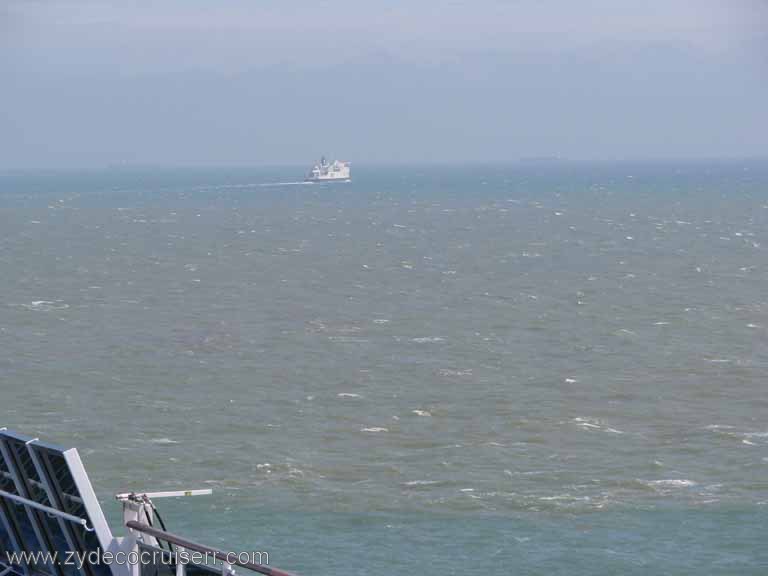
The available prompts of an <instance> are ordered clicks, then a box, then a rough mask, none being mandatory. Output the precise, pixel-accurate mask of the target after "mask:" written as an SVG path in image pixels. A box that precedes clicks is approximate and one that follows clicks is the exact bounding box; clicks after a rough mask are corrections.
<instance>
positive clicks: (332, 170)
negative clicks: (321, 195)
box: [306, 156, 351, 182]
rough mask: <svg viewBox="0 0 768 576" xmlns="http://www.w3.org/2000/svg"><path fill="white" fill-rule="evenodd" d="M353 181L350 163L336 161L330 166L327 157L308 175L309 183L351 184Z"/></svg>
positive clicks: (321, 159)
mask: <svg viewBox="0 0 768 576" xmlns="http://www.w3.org/2000/svg"><path fill="white" fill-rule="evenodd" d="M350 180H351V175H350V167H349V162H342V161H341V160H334V161H333V162H331V163H330V164H329V163H328V162H327V161H326V160H325V156H323V157H322V158H320V162H319V163H317V164H315V165H314V166H313V167H312V170H311V171H310V173H309V174H307V178H306V181H307V182H349V181H350Z"/></svg>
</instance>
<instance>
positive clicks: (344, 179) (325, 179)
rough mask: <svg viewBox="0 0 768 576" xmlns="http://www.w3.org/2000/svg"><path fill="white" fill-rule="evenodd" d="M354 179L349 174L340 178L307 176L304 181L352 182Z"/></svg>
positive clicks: (321, 182)
mask: <svg viewBox="0 0 768 576" xmlns="http://www.w3.org/2000/svg"><path fill="white" fill-rule="evenodd" d="M351 181H352V179H351V178H350V177H349V176H344V177H340V178H305V179H304V182H317V183H320V184H323V183H327V182H351Z"/></svg>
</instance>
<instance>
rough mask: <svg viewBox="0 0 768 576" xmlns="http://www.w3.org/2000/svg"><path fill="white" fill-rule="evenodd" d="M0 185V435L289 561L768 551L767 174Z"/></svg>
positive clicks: (560, 172)
mask: <svg viewBox="0 0 768 576" xmlns="http://www.w3.org/2000/svg"><path fill="white" fill-rule="evenodd" d="M302 174H303V170H302V168H301V167H297V168H291V167H282V168H270V169H246V168H238V169H224V168H222V169H205V170H203V169H175V170H171V169H144V170H139V169H134V170H103V171H92V172H83V173H51V172H49V173H7V174H3V175H2V176H0V426H8V427H9V428H12V429H15V430H17V431H20V432H24V433H27V434H30V435H34V436H40V437H41V438H45V439H46V440H49V441H52V442H56V443H60V444H63V445H66V446H70V445H72V446H76V447H78V448H79V449H80V453H81V455H82V458H83V460H84V462H85V465H86V467H87V469H88V471H89V472H90V475H91V479H92V482H93V484H94V487H95V489H96V491H97V493H98V495H99V497H100V498H101V500H102V503H103V506H104V509H105V511H106V513H107V515H108V516H109V518H110V520H111V521H112V525H113V529H114V530H115V532H116V533H118V534H121V533H122V530H121V529H120V526H119V519H120V510H119V506H118V505H117V503H116V502H114V500H113V499H112V495H113V494H114V493H116V492H125V491H130V490H164V489H182V488H212V489H213V495H212V496H209V497H198V498H187V499H181V500H170V501H162V502H159V505H160V507H161V510H162V511H163V512H164V516H165V519H166V522H167V523H168V525H169V529H171V530H172V531H175V532H180V533H182V534H185V535H187V536H189V537H191V538H194V539H197V540H201V541H203V542H206V543H208V544H211V545H214V546H219V547H224V548H227V549H235V550H244V551H252V550H259V551H266V552H268V553H269V560H270V563H271V564H272V565H274V566H278V567H281V568H285V569H288V570H293V571H296V572H298V573H300V574H305V575H310V574H316V575H334V574H339V573H345V574H365V575H372V576H379V575H381V576H383V575H388V574H393V573H407V572H414V573H418V574H425V575H438V574H439V575H442V574H462V573H466V574H475V573H483V574H493V575H506V574H542V575H544V574H547V575H555V574H557V575H559V574H562V575H575V574H638V575H640V574H675V575H678V574H680V575H682V574H697V575H698V574H722V575H730V574H755V575H758V574H766V573H768V545H767V544H766V537H767V536H768V394H766V391H767V390H768V378H767V377H768V168H766V166H765V164H760V163H758V162H735V161H734V162H720V163H717V162H711V163H665V164H627V163H624V164H541V165H524V164H511V165H508V166H465V167H458V166H390V167H374V166H370V167H365V166H355V167H354V171H353V178H354V179H353V181H352V182H351V183H346V184H327V185H325V184H312V185H303V184H301V183H299V181H300V180H301V175H302Z"/></svg>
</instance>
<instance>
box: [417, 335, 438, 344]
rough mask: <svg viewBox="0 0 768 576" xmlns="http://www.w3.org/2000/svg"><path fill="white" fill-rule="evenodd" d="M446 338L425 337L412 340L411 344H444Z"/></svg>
mask: <svg viewBox="0 0 768 576" xmlns="http://www.w3.org/2000/svg"><path fill="white" fill-rule="evenodd" d="M444 340H445V338H440V337H439V336H424V337H420V338H411V342H416V343H417V344H428V343H431V342H443V341H444Z"/></svg>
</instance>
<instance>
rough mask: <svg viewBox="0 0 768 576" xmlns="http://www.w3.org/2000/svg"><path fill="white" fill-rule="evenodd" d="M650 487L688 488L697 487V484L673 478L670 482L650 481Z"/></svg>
mask: <svg viewBox="0 0 768 576" xmlns="http://www.w3.org/2000/svg"><path fill="white" fill-rule="evenodd" d="M648 485H649V486H659V487H666V488H688V487H690V486H696V482H694V481H693V480H685V479H678V478H673V479H669V480H650V481H648Z"/></svg>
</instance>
